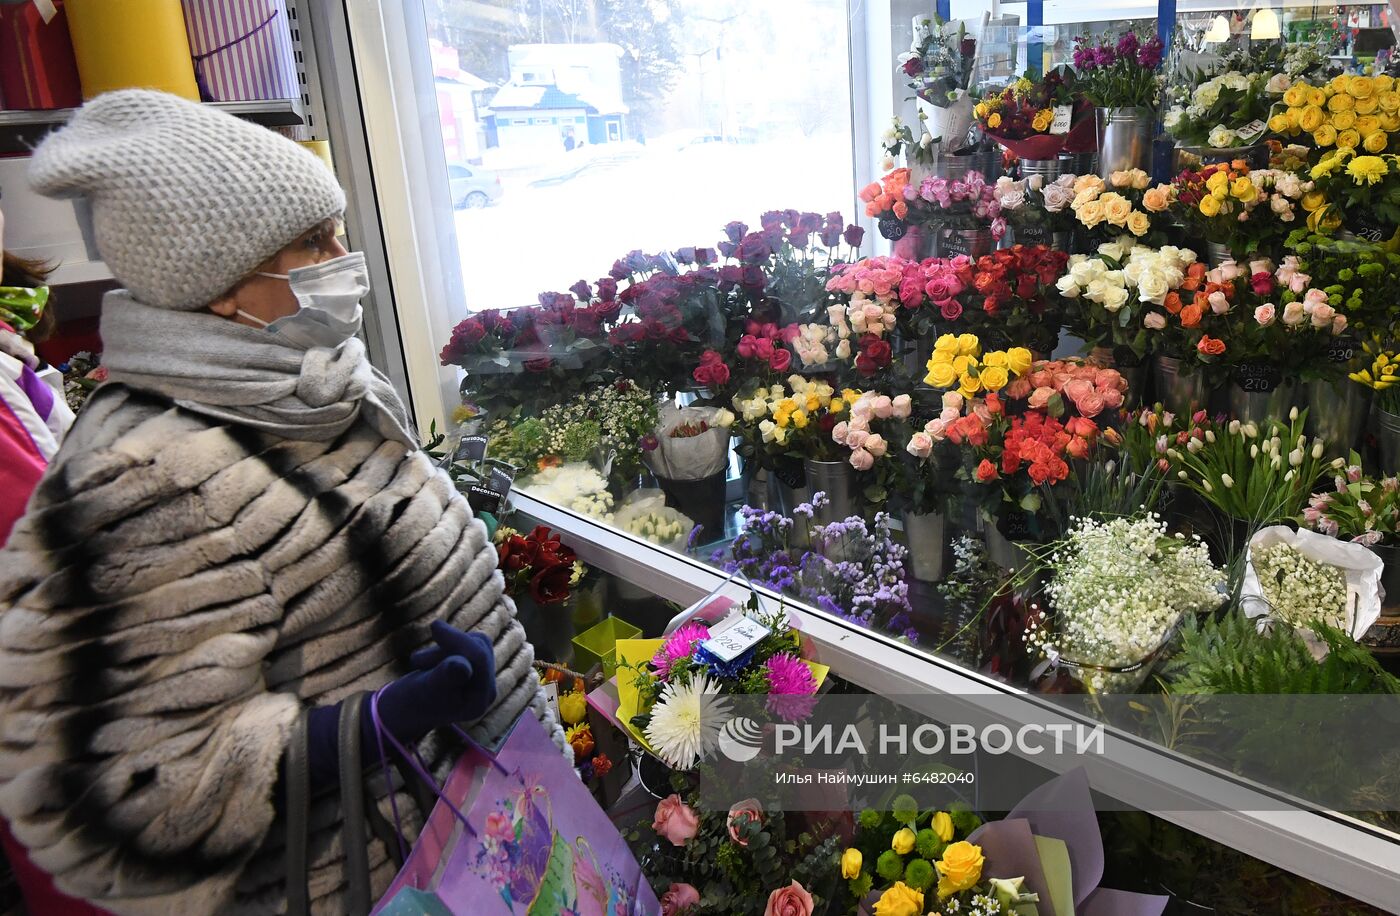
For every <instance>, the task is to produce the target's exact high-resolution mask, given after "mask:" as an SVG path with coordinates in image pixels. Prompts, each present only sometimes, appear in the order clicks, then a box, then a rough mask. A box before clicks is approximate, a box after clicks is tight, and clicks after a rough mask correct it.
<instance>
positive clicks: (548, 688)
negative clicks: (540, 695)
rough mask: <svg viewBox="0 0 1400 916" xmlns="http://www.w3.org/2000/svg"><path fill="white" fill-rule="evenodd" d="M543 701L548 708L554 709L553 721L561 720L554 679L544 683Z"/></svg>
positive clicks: (557, 691)
mask: <svg viewBox="0 0 1400 916" xmlns="http://www.w3.org/2000/svg"><path fill="white" fill-rule="evenodd" d="M544 702H545V704H546V705H547V706H548V707H549V708H550V709H552V710H554V721H555V722H561V721H563V720H562V719H560V718H559V685H558V684H556V683H555V682H554V681H550V682H549V683H548V684H545V685H544Z"/></svg>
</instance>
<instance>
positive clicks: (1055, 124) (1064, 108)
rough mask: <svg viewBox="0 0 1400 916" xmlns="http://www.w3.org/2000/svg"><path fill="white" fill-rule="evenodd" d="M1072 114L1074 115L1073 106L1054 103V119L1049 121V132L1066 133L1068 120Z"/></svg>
mask: <svg viewBox="0 0 1400 916" xmlns="http://www.w3.org/2000/svg"><path fill="white" fill-rule="evenodd" d="M1073 115H1074V106H1072V105H1056V106H1055V119H1054V120H1053V121H1051V122H1050V133H1052V134H1067V133H1069V122H1070V119H1071V118H1072V117H1073Z"/></svg>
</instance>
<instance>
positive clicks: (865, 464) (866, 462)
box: [851, 448, 875, 471]
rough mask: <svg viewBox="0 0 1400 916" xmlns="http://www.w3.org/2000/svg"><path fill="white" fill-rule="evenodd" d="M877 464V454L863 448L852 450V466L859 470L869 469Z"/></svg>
mask: <svg viewBox="0 0 1400 916" xmlns="http://www.w3.org/2000/svg"><path fill="white" fill-rule="evenodd" d="M874 466H875V456H874V455H872V454H870V453H869V452H867V451H866V450H865V449H863V448H858V449H856V450H855V451H853V452H851V467H853V468H855V469H856V470H857V471H868V470H870V469H871V468H872V467H874Z"/></svg>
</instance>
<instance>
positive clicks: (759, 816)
mask: <svg viewBox="0 0 1400 916" xmlns="http://www.w3.org/2000/svg"><path fill="white" fill-rule="evenodd" d="M745 823H752V824H758V825H759V826H762V825H763V805H762V804H760V803H759V801H758V799H756V798H746V799H744V800H743V801H741V802H735V803H734V804H733V805H732V806H730V808H729V818H728V820H726V821H725V826H726V827H728V828H729V838H730V839H731V840H733V841H734V842H736V843H738V844H739V845H740V846H747V845H749V843H748V840H742V839H740V838H739V827H740V825H742V824H745Z"/></svg>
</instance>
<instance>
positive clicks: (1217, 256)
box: [1206, 242, 1235, 267]
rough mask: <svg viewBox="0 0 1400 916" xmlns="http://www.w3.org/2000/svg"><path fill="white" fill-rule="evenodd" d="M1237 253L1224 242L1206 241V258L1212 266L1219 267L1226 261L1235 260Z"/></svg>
mask: <svg viewBox="0 0 1400 916" xmlns="http://www.w3.org/2000/svg"><path fill="white" fill-rule="evenodd" d="M1234 259H1235V254H1234V252H1232V251H1231V250H1230V246H1229V245H1226V244H1225V243H1224V242H1206V260H1207V261H1208V262H1209V263H1210V266H1211V267H1219V266H1220V265H1221V264H1224V263H1225V262H1226V261H1233V260H1234Z"/></svg>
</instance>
